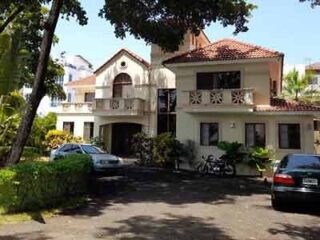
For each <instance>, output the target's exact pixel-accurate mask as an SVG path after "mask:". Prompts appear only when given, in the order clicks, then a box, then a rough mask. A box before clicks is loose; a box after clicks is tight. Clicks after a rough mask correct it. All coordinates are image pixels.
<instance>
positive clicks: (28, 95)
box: [24, 93, 31, 102]
mask: <svg viewBox="0 0 320 240" xmlns="http://www.w3.org/2000/svg"><path fill="white" fill-rule="evenodd" d="M30 97H31V94H30V93H27V94H26V95H25V97H24V98H25V99H26V101H27V102H29V100H30Z"/></svg>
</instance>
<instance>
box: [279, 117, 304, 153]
mask: <svg viewBox="0 0 320 240" xmlns="http://www.w3.org/2000/svg"><path fill="white" fill-rule="evenodd" d="M278 134H279V148H281V149H300V148H301V143H300V124H292V123H290V124H279V133H278Z"/></svg>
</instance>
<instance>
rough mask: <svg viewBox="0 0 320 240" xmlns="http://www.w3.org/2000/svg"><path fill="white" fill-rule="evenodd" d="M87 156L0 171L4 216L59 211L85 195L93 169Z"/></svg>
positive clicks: (24, 164) (17, 166) (0, 200)
mask: <svg viewBox="0 0 320 240" xmlns="http://www.w3.org/2000/svg"><path fill="white" fill-rule="evenodd" d="M91 165H92V161H91V158H90V156H88V155H81V154H76V155H70V156H67V157H65V158H64V159H62V160H59V161H54V162H29V163H28V162H27V163H21V164H17V165H14V166H11V167H8V168H5V169H2V170H0V207H1V208H2V209H3V211H4V212H10V213H11V212H22V211H35V210H41V209H48V208H52V207H56V206H57V205H59V204H61V203H63V202H65V201H66V200H68V199H70V198H72V197H75V196H80V195H82V194H85V193H86V192H87V190H88V177H89V174H90V170H91V168H92V166H91Z"/></svg>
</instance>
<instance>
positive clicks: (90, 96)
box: [84, 92, 95, 102]
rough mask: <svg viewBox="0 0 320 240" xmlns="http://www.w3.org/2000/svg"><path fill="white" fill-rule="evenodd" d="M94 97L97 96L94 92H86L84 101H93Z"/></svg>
mask: <svg viewBox="0 0 320 240" xmlns="http://www.w3.org/2000/svg"><path fill="white" fill-rule="evenodd" d="M94 97H95V93H94V92H86V93H85V94H84V102H93V100H94Z"/></svg>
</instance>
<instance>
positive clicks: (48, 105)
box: [22, 54, 93, 115]
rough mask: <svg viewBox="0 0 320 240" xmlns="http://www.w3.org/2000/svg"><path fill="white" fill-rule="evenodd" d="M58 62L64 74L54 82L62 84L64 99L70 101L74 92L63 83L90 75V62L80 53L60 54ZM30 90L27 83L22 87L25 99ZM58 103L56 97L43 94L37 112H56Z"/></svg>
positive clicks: (91, 70)
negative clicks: (72, 54) (73, 54)
mask: <svg viewBox="0 0 320 240" xmlns="http://www.w3.org/2000/svg"><path fill="white" fill-rule="evenodd" d="M58 62H59V63H60V64H61V65H63V68H64V76H60V77H57V80H56V82H57V83H58V84H59V85H61V86H63V89H64V91H65V93H66V96H67V99H66V101H67V102H72V101H74V98H75V92H74V91H73V90H68V89H67V88H66V87H64V84H66V83H68V82H72V81H74V80H78V79H80V78H84V77H87V76H90V75H92V74H93V69H92V64H91V63H90V62H89V61H88V60H86V59H85V58H83V57H82V56H80V55H75V56H64V54H62V55H61V57H60V59H58ZM31 91H32V86H29V85H27V86H24V87H23V89H22V94H23V96H24V98H25V99H26V100H28V99H29V97H30V94H31ZM59 104H60V101H59V100H58V99H57V98H50V97H48V96H45V97H44V98H43V99H42V101H41V103H40V105H39V107H38V111H37V113H38V114H40V115H46V114H47V113H48V112H57V110H58V108H57V107H58V105H59Z"/></svg>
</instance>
